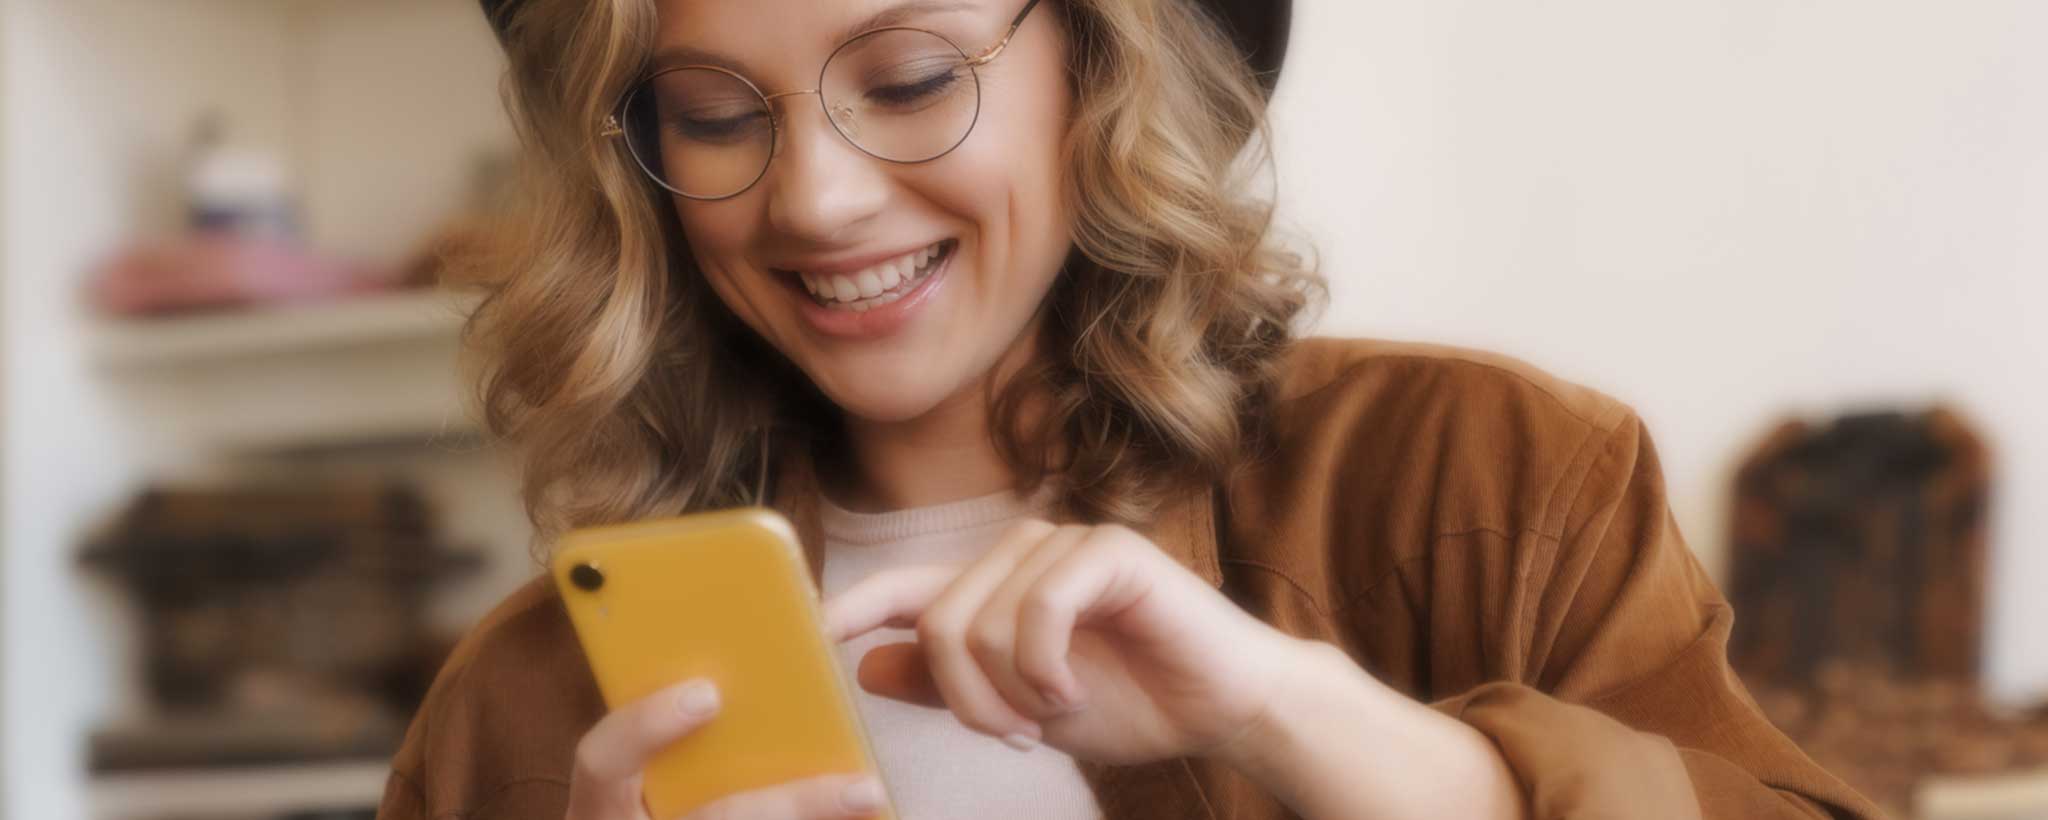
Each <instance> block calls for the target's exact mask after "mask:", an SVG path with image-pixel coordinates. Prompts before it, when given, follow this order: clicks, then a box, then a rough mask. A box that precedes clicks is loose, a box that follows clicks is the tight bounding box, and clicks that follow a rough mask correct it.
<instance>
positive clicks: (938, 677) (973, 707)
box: [917, 521, 1059, 749]
mask: <svg viewBox="0 0 2048 820" xmlns="http://www.w3.org/2000/svg"><path fill="white" fill-rule="evenodd" d="M1058 529H1059V528H1057V527H1054V526H1053V525H1051V524H1047V523H1045V522H1043V521H1029V522H1025V523H1023V524H1020V525H1018V526H1016V527H1013V528H1011V530H1010V531H1009V532H1008V533H1007V534H1005V536H1004V537H1003V540H1001V541H1000V542H998V543H997V544H996V546H995V547H994V548H992V549H990V550H989V552H988V554H986V555H984V556H983V557H982V558H981V560H979V561H976V562H975V563H974V564H973V565H972V566H970V567H968V568H967V571H966V572H965V573H962V574H961V576H960V577H959V578H958V579H956V580H954V582H953V583H952V585H951V586H948V587H947V588H946V591H945V592H943V593H940V595H939V597H938V600H935V601H933V602H932V604H931V606H930V607H928V608H926V609H925V611H924V614H923V615H922V616H920V617H919V618H918V619H917V637H918V643H919V645H921V646H923V647H924V656H925V662H926V663H927V664H929V665H930V666H931V670H932V679H933V680H935V681H937V682H938V685H939V692H940V693H941V694H943V695H944V696H945V698H946V707H947V708H949V709H951V710H953V715H954V716H955V717H957V718H959V719H960V722H961V723H962V724H963V725H965V726H967V728H970V729H973V730H975V731H977V732H981V733H983V734H986V735H989V736H991V737H997V738H1001V739H1002V741H1003V742H1004V743H1008V744H1010V745H1011V746H1014V747H1016V748H1019V749H1026V748H1030V747H1031V746H1032V745H1034V744H1035V743H1036V742H1037V741H1038V740H1039V738H1040V737H1042V736H1043V731H1042V730H1041V729H1040V728H1039V726H1038V723H1037V722H1036V721H1033V720H1031V719H1030V718H1027V717H1025V716H1024V715H1022V714H1021V713H1019V712H1018V710H1017V709H1015V708H1013V707H1011V706H1010V704H1009V702H1008V701H1006V700H1004V698H1003V696H1002V694H1001V693H1000V692H997V691H996V688H995V685H994V684H992V683H990V682H989V680H988V677H987V676H985V675H983V674H982V672H981V665H980V663H979V662H977V661H976V660H975V659H974V655H973V654H972V653H971V652H970V651H969V650H968V648H967V629H968V627H969V626H970V625H971V624H972V623H973V619H974V616H975V614H976V613H978V612H980V611H981V607H982V604H983V603H984V602H986V601H987V599H988V594H989V593H990V592H993V591H994V590H995V588H996V585H998V584H1000V583H1002V580H1003V579H1004V578H1006V577H1008V576H1009V574H1010V573H1011V572H1012V571H1013V570H1015V569H1016V567H1017V564H1018V563H1019V562H1021V561H1022V560H1023V558H1024V556H1026V555H1028V554H1029V553H1030V552H1031V551H1032V550H1033V549H1036V548H1037V547H1038V546H1040V545H1041V544H1042V543H1044V541H1045V540H1046V539H1047V538H1048V537H1050V536H1052V535H1053V534H1054V533H1055V532H1057V531H1058Z"/></svg>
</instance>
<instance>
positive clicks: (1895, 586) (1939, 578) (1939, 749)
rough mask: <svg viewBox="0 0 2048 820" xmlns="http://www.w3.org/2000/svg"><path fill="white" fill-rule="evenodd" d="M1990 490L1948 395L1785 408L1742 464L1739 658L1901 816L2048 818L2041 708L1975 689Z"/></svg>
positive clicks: (1775, 702) (1862, 784)
mask: <svg viewBox="0 0 2048 820" xmlns="http://www.w3.org/2000/svg"><path fill="white" fill-rule="evenodd" d="M1990 493H1991V457H1990V453H1989V452H1988V451H1987V449H1986V448H1985V446H1984V444H1983V442H1982V441H1981V440H1980V439H1979V438H1978V437H1977V435H1976V434H1974V433H1973V432H1971V430H1970V428H1969V426H1968V425H1967V424H1965V423H1964V422H1963V421H1962V419H1961V418H1960V417H1959V416H1958V415H1957V414H1956V413H1954V412H1952V411H1949V410H1946V409H1940V408H1937V409H1934V410H1930V411H1928V412H1925V413H1915V414H1908V413H1872V414H1865V415H1857V416H1848V417H1844V418H1841V419H1838V420H1836V421H1834V422H1833V423H1831V424H1828V425H1826V426H1814V425H1809V424H1806V423H1804V422H1798V421H1793V422H1787V423H1786V424H1784V425H1781V426H1780V427H1779V428H1778V429H1777V430H1776V431H1774V432H1773V433H1772V434H1771V435H1770V436H1769V437H1768V438H1766V439H1765V441H1764V442H1763V443H1762V444H1761V445H1760V446H1758V448H1757V449H1756V451H1755V452H1754V453H1753V454H1752V455H1751V456H1750V457H1749V458H1748V459H1747V460H1746V461H1745V462H1744V463H1743V465H1742V467H1741V469H1740V471H1739V472H1738V474H1737V477H1736V488H1735V496H1736V501H1735V513H1734V515H1735V520H1734V522H1733V526H1732V528H1731V532H1733V534H1734V544H1733V550H1732V561H1733V566H1732V567H1731V568H1730V582H1729V585H1728V592H1729V598H1730V600H1731V601H1732V602H1733V604H1734V606H1735V612H1736V614H1737V617H1736V619H1735V631H1734V634H1733V636H1732V637H1731V640H1730V644H1729V656H1730V659H1731V660H1732V661H1733V663H1734V665H1735V668H1736V671H1738V672H1739V673H1741V675H1742V676H1743V678H1744V680H1745V681H1746V682H1747V683H1748V684H1749V686H1750V689H1751V691H1752V692H1753V693H1754V694H1755V695H1756V698H1757V702H1758V703H1759V704H1760V705H1761V706H1762V707H1763V709H1764V712H1765V714H1767V715H1769V716H1770V718H1771V720H1772V721H1773V722H1775V723H1776V724H1777V725H1778V726H1779V727H1780V728H1782V729H1784V730H1785V732H1786V734H1788V735H1790V736H1791V737H1792V739H1793V740H1794V741H1796V742H1798V743H1799V745H1800V746H1801V748H1804V749H1805V750H1806V751H1807V753H1808V754H1810V755H1812V756H1813V758H1814V760H1815V761H1817V762H1819V763H1820V764H1821V765H1822V766H1824V767H1826V768H1827V769H1828V770H1829V771H1830V772H1833V773H1835V774H1836V775H1837V776H1839V777H1841V778H1842V779H1843V780H1846V781H1848V782H1849V783H1850V784H1851V785H1853V786H1855V787H1856V788H1857V789H1859V790H1861V791H1863V792H1864V793H1865V794H1867V795H1869V796H1870V797H1871V798H1872V799H1874V800H1877V801H1878V802H1879V803H1880V804H1882V805H1883V806H1885V807H1886V809H1887V810H1888V811H1891V812H1893V813H1896V814H1898V815H1899V816H1902V817H1905V816H1916V815H1912V814H1908V812H1909V811H1911V812H1918V813H1919V814H1918V815H1917V816H1922V817H1926V818H1956V820H1963V818H1969V819H1970V820H1993V819H1994V818H2017V817H2028V818H2037V817H2048V800H2042V799H2040V797H2041V791H2042V790H2040V789H2036V790H2035V791H2034V792H2027V790H2026V789H2025V788H2023V786H2024V784H2027V783H2034V782H2043V781H2041V780H2037V779H2035V778H2042V779H2048V714H2024V713H2013V712H2011V711H2009V710H2000V709H1998V708H1996V707H1994V706H1992V705H1990V704H1988V703H1986V702H1985V701H1984V700H1983V698H1982V697H1981V695H1980V693H1979V689H1978V685H1977V683H1978V664H1979V659H1980V652H1981V649H1980V647H1981V644H1982V637H1983V618H1984V573H1985V555H1986V547H1987V540H1988V531H1987V518H1988V500H1989V498H1990ZM2015 783H2017V784H2021V786H2014V785H2013V784H2015ZM2029 795H2032V796H2029Z"/></svg>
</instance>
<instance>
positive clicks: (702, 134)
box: [668, 107, 767, 143]
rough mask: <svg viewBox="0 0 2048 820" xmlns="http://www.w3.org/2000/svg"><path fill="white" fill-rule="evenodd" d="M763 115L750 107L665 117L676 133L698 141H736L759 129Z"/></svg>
mask: <svg viewBox="0 0 2048 820" xmlns="http://www.w3.org/2000/svg"><path fill="white" fill-rule="evenodd" d="M766 120H767V115H766V114H764V113H763V112H761V111H760V110H759V109H755V108H751V107H726V108H723V109H718V108H712V109H708V110H701V111H684V112H678V113H677V114H676V115H675V116H672V117H670V118H669V120H668V125H669V130H670V131H671V132H673V133H674V134H675V135H676V136H678V137H681V138H683V139H687V140H695V141H698V142H713V143H716V142H736V141H740V140H744V139H747V138H749V137H751V136H753V135H755V134H757V133H759V132H760V129H761V128H762V126H763V124H764V123H765V122H766Z"/></svg>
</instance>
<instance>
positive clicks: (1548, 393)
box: [1279, 353, 1626, 432]
mask: <svg viewBox="0 0 2048 820" xmlns="http://www.w3.org/2000/svg"><path fill="white" fill-rule="evenodd" d="M1386 361H1423V362H1456V363H1458V364H1463V365H1469V366H1471V367H1476V368H1479V369H1481V370H1486V371H1491V372H1493V373H1497V374H1500V375H1504V376H1507V377H1509V378H1512V379H1514V380H1515V381H1519V382H1521V383H1523V384H1526V385H1528V386H1530V387H1532V388H1535V389H1536V391H1537V392H1539V393H1542V394H1543V396H1544V398H1547V399H1550V401H1551V402H1552V403H1553V404H1555V405H1557V407H1558V409H1560V410H1562V411H1564V413H1565V415H1568V416H1571V417H1572V418H1573V419H1574V420H1576V421H1578V422H1579V423H1580V424H1584V425H1586V426H1587V427H1591V428H1593V429H1596V430H1600V431H1602V432H1609V431H1611V430H1612V429H1613V426H1614V425H1615V423H1616V421H1618V419H1616V418H1614V417H1615V416H1618V415H1623V416H1625V415H1626V413H1617V412H1616V410H1617V409H1620V408H1621V407H1625V406H1623V405H1622V404H1621V402H1620V401H1619V400H1616V399H1613V398H1611V397H1606V396H1604V394H1598V393H1597V391H1596V395H1602V396H1603V398H1607V402H1608V403H1610V404H1612V405H1616V406H1617V407H1614V408H1609V409H1608V410H1607V412H1604V413H1601V414H1599V415H1600V416H1602V417H1607V418H1606V420H1605V423H1604V424H1603V423H1602V421H1596V420H1595V419H1590V418H1587V417H1586V416H1585V415H1583V414H1581V413H1580V412H1579V409H1578V408H1577V407H1574V406H1572V403H1571V402H1569V401H1567V400H1565V398H1564V397H1563V396H1560V395H1558V394H1557V391H1555V390H1553V389H1551V387H1550V386H1549V385H1546V384H1544V383H1543V382H1541V381H1538V380H1536V379H1532V378H1530V377H1529V375H1528V374H1526V373H1522V372H1520V371H1517V370H1514V369H1513V368H1508V367H1502V366H1500V365H1497V364H1494V363H1492V362H1485V361H1479V360H1477V359H1469V358H1459V357H1456V356H1448V355H1445V356H1425V355H1422V354H1417V353H1370V354H1366V355H1364V356H1361V357H1359V358H1358V359H1356V360H1353V361H1351V362H1349V363H1347V364H1345V365H1344V366H1343V368H1342V369H1340V370H1338V371H1337V372H1336V373H1334V374H1332V375H1331V376H1330V378H1329V380H1328V381H1325V382H1323V383H1322V384H1319V385H1316V386H1315V387H1312V388H1309V389H1307V390H1304V391H1302V392H1300V393H1295V394H1293V395H1289V396H1285V397H1282V398H1281V399H1280V400H1279V401H1280V402H1282V403H1286V402H1293V401H1299V400H1302V399H1306V398H1308V397H1311V396H1315V395H1317V394H1320V393H1322V392H1324V391H1327V390H1330V389H1332V388H1336V387H1340V386H1343V385H1344V384H1346V383H1348V382H1349V381H1350V379H1351V377H1352V376H1353V375H1354V374H1355V373H1357V372H1358V371H1359V370H1360V369H1362V368H1364V367H1365V366H1367V365H1370V364H1374V363H1378V362H1386ZM1588 390H1591V388H1588Z"/></svg>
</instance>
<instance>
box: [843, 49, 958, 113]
mask: <svg viewBox="0 0 2048 820" xmlns="http://www.w3.org/2000/svg"><path fill="white" fill-rule="evenodd" d="M958 68H959V61H958V60H946V61H943V62H938V63H937V64H934V61H924V62H922V63H914V64H910V65H904V66H899V67H898V68H897V69H896V70H894V71H891V72H888V73H889V74H890V75H891V76H892V79H891V80H890V81H883V82H878V83H876V84H874V85H871V86H869V87H868V89H867V91H866V92H864V93H863V94H862V96H864V97H866V98H867V99H868V101H869V102H872V103H874V104H876V105H878V106H881V107H885V108H897V109H914V108H916V107H918V106H920V105H921V104H924V103H928V102H930V101H932V100H936V99H939V98H940V97H943V96H945V94H946V92H948V91H950V90H952V89H953V88H954V87H955V86H957V85H959V83H960V81H961V76H960V71H959V70H958ZM895 78H901V79H895Z"/></svg>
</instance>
